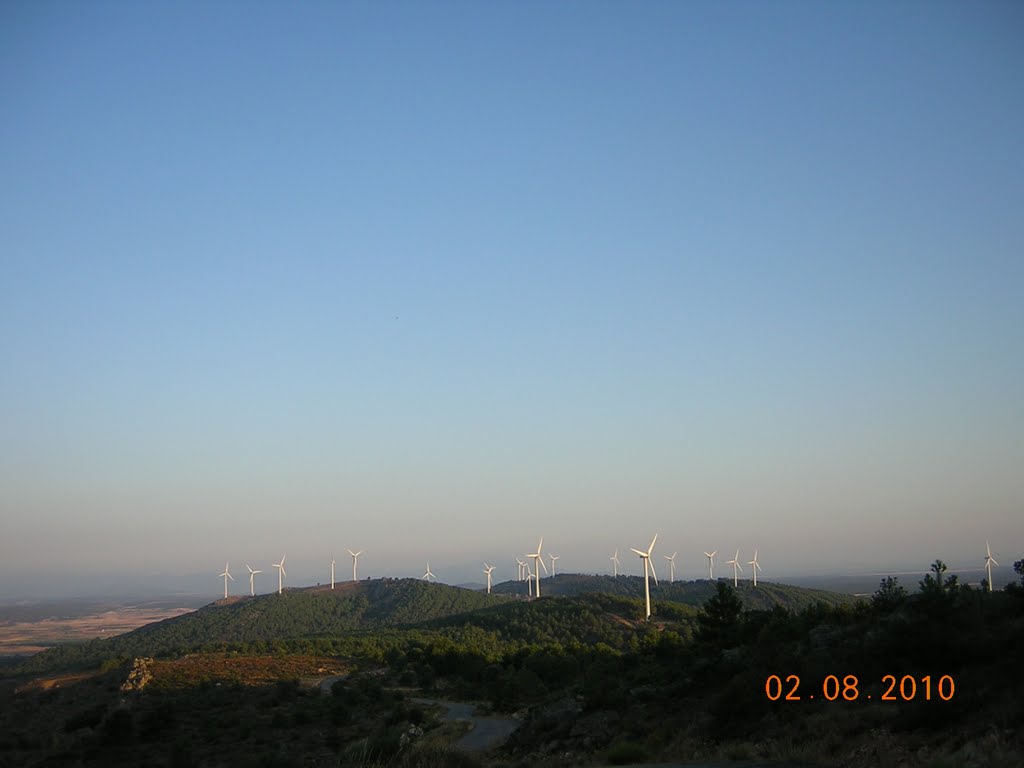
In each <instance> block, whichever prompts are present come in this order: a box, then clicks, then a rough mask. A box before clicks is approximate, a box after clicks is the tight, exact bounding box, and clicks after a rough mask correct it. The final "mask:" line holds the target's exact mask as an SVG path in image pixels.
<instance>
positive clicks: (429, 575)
mask: <svg viewBox="0 0 1024 768" xmlns="http://www.w3.org/2000/svg"><path fill="white" fill-rule="evenodd" d="M431 579H433V580H434V581H437V576H435V575H434V574H433V573H431V572H430V561H429V560H427V572H426V573H424V574H423V580H424V581H430V580H431Z"/></svg>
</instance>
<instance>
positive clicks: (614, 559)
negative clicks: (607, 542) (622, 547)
mask: <svg viewBox="0 0 1024 768" xmlns="http://www.w3.org/2000/svg"><path fill="white" fill-rule="evenodd" d="M608 559H609V560H611V561H612V576H613V577H615V576H618V575H619V550H617V549H616V550H615V554H613V555H612V556H611V557H609V558H608Z"/></svg>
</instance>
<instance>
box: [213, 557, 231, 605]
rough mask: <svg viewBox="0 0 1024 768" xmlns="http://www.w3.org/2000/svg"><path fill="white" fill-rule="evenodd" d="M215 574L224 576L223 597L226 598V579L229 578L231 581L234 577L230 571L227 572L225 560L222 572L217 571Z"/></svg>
mask: <svg viewBox="0 0 1024 768" xmlns="http://www.w3.org/2000/svg"><path fill="white" fill-rule="evenodd" d="M217 576H223V577H224V598H225V599H227V596H228V579H231V580H232V581H234V580H235V577H234V576H232V575H231V574H230V573H228V564H227V562H225V563H224V573H218V574H217Z"/></svg>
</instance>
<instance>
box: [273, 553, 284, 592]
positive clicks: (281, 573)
mask: <svg viewBox="0 0 1024 768" xmlns="http://www.w3.org/2000/svg"><path fill="white" fill-rule="evenodd" d="M286 557H288V555H281V562H280V563H271V565H273V566H274V567H275V568H277V594H279V595H280V594H281V585H282V583H283V582H282V579H283V578H284V577H285V576H287V575H288V572H287V571H286V570H285V569H284V559H285V558H286Z"/></svg>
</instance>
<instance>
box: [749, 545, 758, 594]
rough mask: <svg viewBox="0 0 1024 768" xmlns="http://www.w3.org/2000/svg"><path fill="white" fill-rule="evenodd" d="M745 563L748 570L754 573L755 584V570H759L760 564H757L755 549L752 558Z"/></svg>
mask: <svg viewBox="0 0 1024 768" xmlns="http://www.w3.org/2000/svg"><path fill="white" fill-rule="evenodd" d="M747 565H749V566H750V572H751V573H752V574H753V575H754V586H755V587H756V586H757V572H758V571H760V570H761V566H760V565H758V564H757V550H756V549H755V550H754V559H753V560H751V561H749V562H748V563H747Z"/></svg>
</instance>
